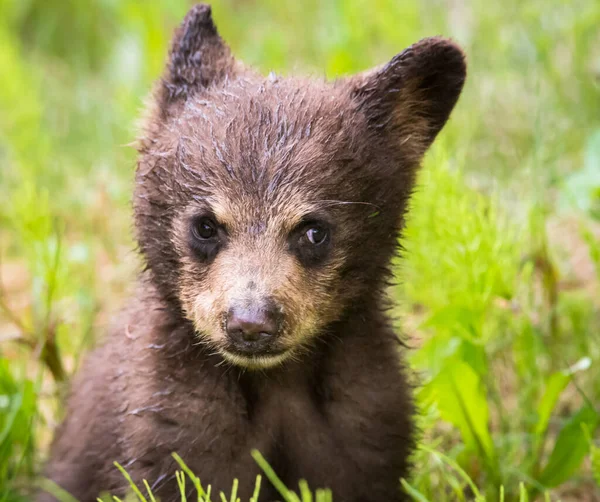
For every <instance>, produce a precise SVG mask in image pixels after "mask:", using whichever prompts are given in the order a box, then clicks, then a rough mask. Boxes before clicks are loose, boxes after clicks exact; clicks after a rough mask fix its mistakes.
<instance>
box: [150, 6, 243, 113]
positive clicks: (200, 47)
mask: <svg viewBox="0 0 600 502" xmlns="http://www.w3.org/2000/svg"><path fill="white" fill-rule="evenodd" d="M236 68H237V64H236V61H235V59H234V58H233V56H232V54H231V51H230V49H229V47H228V46H227V44H226V43H225V42H224V41H223V40H222V39H221V37H220V36H219V33H218V32H217V28H216V26H215V24H214V23H213V20H212V15H211V8H210V5H205V4H198V5H195V6H194V7H192V8H191V9H190V11H189V12H188V13H187V15H186V16H185V19H184V20H183V22H182V23H181V26H179V28H178V29H177V31H176V32H175V36H174V37H173V40H172V42H171V49H170V51H169V59H168V62H167V68H166V70H165V74H164V75H163V78H162V81H161V84H160V88H159V93H158V101H159V105H160V106H161V107H162V108H163V110H165V109H166V108H167V107H168V106H169V105H171V104H172V103H175V102H177V101H183V100H185V99H187V98H188V97H190V96H191V95H193V94H195V93H196V92H198V91H201V90H202V89H205V88H208V87H211V86H213V85H218V84H219V83H221V82H223V81H224V80H225V79H227V78H230V77H232V76H234V74H235V73H236Z"/></svg>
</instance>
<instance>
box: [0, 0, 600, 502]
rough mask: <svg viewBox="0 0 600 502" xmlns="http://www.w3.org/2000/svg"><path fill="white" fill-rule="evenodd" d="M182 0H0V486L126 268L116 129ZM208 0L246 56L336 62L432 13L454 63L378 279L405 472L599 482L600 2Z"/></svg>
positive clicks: (134, 110)
mask: <svg viewBox="0 0 600 502" xmlns="http://www.w3.org/2000/svg"><path fill="white" fill-rule="evenodd" d="M188 6H189V3H188V2H185V1H183V0H157V1H154V2H139V1H137V0H120V1H118V2H116V1H112V0H88V1H81V2H77V1H74V0H72V1H64V0H47V1H43V2H42V1H41V0H27V1H22V0H0V82H2V84H0V356H1V359H0V502H5V501H16V500H27V499H28V498H30V497H31V494H32V489H31V487H32V486H33V484H34V483H33V481H32V479H33V476H34V475H35V473H36V471H37V470H38V469H39V466H40V465H41V462H42V461H43V459H44V458H45V456H46V454H47V447H48V443H49V439H50V437H51V433H52V430H53V428H54V426H55V425H56V423H57V421H58V420H60V417H61V410H62V408H61V407H60V405H59V402H60V400H59V397H60V396H61V395H62V393H63V390H64V383H65V382H66V381H68V379H69V377H70V375H71V374H72V373H73V372H74V371H75V370H76V368H77V366H78V362H79V361H80V356H81V354H82V353H83V352H85V350H87V349H88V348H89V347H90V346H91V345H92V344H93V343H94V340H95V339H96V338H97V337H98V336H99V335H101V333H102V331H103V326H105V325H106V323H107V321H108V319H109V318H110V315H111V313H113V312H114V311H115V310H116V309H118V307H119V305H121V304H122V301H123V299H124V298H125V297H126V294H127V288H128V287H129V285H130V283H131V280H132V278H133V277H134V275H135V271H136V269H137V266H138V263H137V259H136V257H135V254H134V253H133V252H132V249H133V247H134V244H133V240H132V237H131V233H130V225H131V220H130V208H129V199H130V195H131V190H132V177H133V170H134V165H135V156H134V152H133V151H132V149H131V148H129V147H126V146H125V145H127V144H128V143H130V142H131V141H132V140H133V139H134V137H135V120H136V118H137V116H138V114H139V110H140V109H141V106H142V98H143V97H144V96H145V95H146V94H147V92H148V90H149V88H150V84H151V82H152V80H153V79H155V78H156V77H157V76H158V75H159V73H160V71H161V67H162V64H163V61H164V57H165V52H166V47H167V44H168V40H169V37H170V33H171V29H172V28H173V27H174V26H175V24H176V23H177V22H178V21H179V20H180V19H181V17H182V16H183V14H184V13H185V11H186V9H187V7H188ZM213 6H214V15H215V18H216V22H217V24H218V26H219V29H220V31H221V33H222V34H223V36H224V38H225V39H226V40H227V41H228V42H229V43H230V45H231V46H232V48H233V50H234V52H235V53H236V55H238V56H239V57H240V58H241V59H243V60H244V61H246V62H247V63H249V64H253V65H256V66H258V67H259V68H260V69H262V70H264V71H269V70H271V69H273V70H276V71H278V72H283V73H288V72H293V71H297V72H300V71H302V72H311V73H313V74H316V75H321V74H323V73H325V74H326V75H327V76H330V77H333V76H336V75H341V74H347V73H352V72H355V71H360V70H362V69H365V68H367V67H369V66H372V65H375V64H379V63H381V62H384V61H386V60H387V59H389V58H390V57H391V56H392V55H394V54H395V53H397V52H398V51H399V50H401V49H402V48H404V47H405V46H407V45H409V44H411V43H413V42H415V41H416V40H418V39H419V38H422V37H424V36H430V35H436V34H443V35H447V36H451V37H454V38H455V39H456V40H458V41H459V42H460V43H461V45H462V46H463V47H464V48H465V50H466V53H467V55H468V60H469V77H468V82H467V85H466V88H465V90H464V93H463V96H462V98H461V100H460V102H459V104H458V106H457V108H456V110H455V112H454V114H453V117H452V120H451V121H450V123H449V124H448V126H447V128H446V129H445V130H444V132H443V133H442V135H441V136H440V138H439V139H438V141H437V143H436V145H435V146H434V148H433V149H432V151H431V152H430V153H429V154H428V156H427V158H426V160H425V162H424V167H423V170H422V173H421V176H420V178H419V183H418V187H417V191H416V194H415V197H414V200H413V203H412V212H411V214H410V217H409V223H408V228H407V231H406V239H405V241H404V247H405V249H406V251H405V252H404V257H403V259H402V260H400V261H399V262H398V266H397V270H398V274H397V275H398V279H399V281H398V282H399V285H398V286H396V287H394V289H393V290H392V294H393V295H394V296H395V298H396V299H397V300H398V305H399V307H398V311H397V313H398V314H399V318H400V319H401V326H402V329H403V331H404V333H405V335H406V338H407V339H408V342H409V344H410V345H411V346H412V347H413V350H411V351H410V360H411V365H412V366H413V368H414V369H415V372H416V374H418V378H419V383H420V387H419V389H418V395H417V397H418V401H419V404H420V415H419V424H420V427H421V429H422V431H423V438H422V441H421V444H422V447H421V448H420V449H419V450H418V452H417V454H416V457H415V469H414V475H413V477H412V478H411V479H409V480H405V481H403V486H404V488H403V489H405V490H407V491H408V492H409V493H410V494H411V496H412V498H413V499H414V500H416V501H424V500H430V501H432V502H446V501H455V500H456V501H461V500H486V501H490V502H496V501H500V500H506V501H513V500H518V501H520V502H523V501H526V500H529V501H533V500H563V501H569V500H571V501H575V500H599V499H600V498H599V497H600V496H598V493H600V487H599V483H600V463H599V453H598V452H599V451H600V450H599V448H600V440H599V435H598V430H599V427H598V426H599V424H600V416H599V409H598V408H599V406H600V336H599V333H600V238H599V236H600V36H599V35H598V28H597V27H598V26H599V25H600V3H598V2H597V1H596V0H571V1H568V2H567V1H564V2H560V1H555V0H554V1H547V0H531V1H526V2H523V1H521V0H506V1H504V2H487V1H484V0H453V1H452V2H449V1H446V2H442V1H441V0H404V1H402V2H398V1H393V0H370V1H366V0H351V1H350V0H345V1H342V0H322V1H318V0H308V1H304V2H297V1H294V2H293V1H282V0H262V1H258V0H220V1H215V2H213ZM181 467H182V469H183V470H182V473H183V472H185V477H184V475H183V474H180V475H178V476H179V479H181V481H180V482H181V483H186V482H187V483H188V484H189V483H192V486H195V485H194V483H195V481H194V479H195V478H194V477H193V475H192V473H190V472H187V471H185V469H184V468H183V465H181ZM263 467H264V466H263ZM235 476H236V473H233V472H232V473H231V478H232V481H233V479H234V478H235ZM184 480H185V481H184ZM207 481H208V480H207ZM198 483H199V482H198ZM399 486H400V485H399ZM290 488H293V489H295V487H290ZM399 489H400V488H399ZM144 490H145V488H144V486H143V485H140V493H143V494H144V495H143V497H146V498H147V500H148V501H149V502H150V501H151V498H150V495H149V494H148V493H147V492H145V491H144ZM286 493H287V496H288V497H291V498H290V499H289V500H296V499H294V498H293V497H298V496H299V497H300V500H302V501H305V500H310V498H306V497H308V493H309V490H308V488H307V487H306V486H304V488H302V489H298V490H297V493H298V494H299V495H293V494H291V493H289V492H286ZM319 493H322V495H321V497H327V496H328V495H327V494H326V492H319ZM315 496H316V497H317V499H318V498H319V495H315ZM282 497H284V498H285V496H284V494H282ZM594 497H595V498H594ZM138 498H139V495H138ZM213 498H214V499H215V500H219V499H220V497H213ZM333 499H334V500H335V493H334V494H333ZM134 500H135V499H134ZM140 500H143V499H140ZM200 500H202V499H200ZM233 500H235V494H234V496H233ZM285 500H288V498H285ZM319 500H321V499H319ZM322 500H327V499H322Z"/></svg>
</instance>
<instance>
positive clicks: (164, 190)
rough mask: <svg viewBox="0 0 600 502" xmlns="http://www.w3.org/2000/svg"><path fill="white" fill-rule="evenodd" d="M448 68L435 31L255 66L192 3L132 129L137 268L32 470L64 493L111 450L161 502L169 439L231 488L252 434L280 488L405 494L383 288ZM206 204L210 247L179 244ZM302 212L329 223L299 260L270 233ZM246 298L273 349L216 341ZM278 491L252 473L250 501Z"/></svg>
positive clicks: (451, 62)
mask: <svg viewBox="0 0 600 502" xmlns="http://www.w3.org/2000/svg"><path fill="white" fill-rule="evenodd" d="M464 78H465V64H464V58H463V55H462V52H461V51H460V49H458V48H457V47H456V46H455V45H454V44H453V43H452V42H449V41H448V40H445V39H441V38H431V39H426V40H423V41H421V42H419V43H418V44H416V45H414V46H412V47H411V48H409V49H407V50H406V51H404V52H402V53H401V54H399V55H397V56H396V57H395V58H394V59H392V61H390V62H389V63H388V64H387V65H384V66H382V67H380V68H377V69H375V70H372V71H370V72H368V73H365V74H362V75H357V76H354V77H351V78H347V79H342V80H339V81H336V82H331V83H330V82H325V81H315V80H305V79H299V78H286V79H282V78H277V77H274V76H269V77H267V78H265V77H262V76H260V75H258V74H256V73H254V72H253V71H252V70H250V69H247V68H244V67H243V65H242V64H241V63H239V62H237V61H236V60H235V59H234V58H233V56H232V55H231V53H230V51H229V48H228V47H227V46H226V45H225V44H224V42H223V41H222V40H221V38H220V37H219V35H218V34H217V31H216V29H215V27H214V24H213V22H212V19H211V15H210V8H209V7H207V6H202V5H199V6H196V7H194V8H193V9H192V10H191V11H190V13H188V15H187V16H186V19H185V20H184V22H183V24H182V26H181V27H180V28H179V30H178V31H177V33H176V35H175V38H174V41H173V45H172V49H171V52H170V56H169V62H168V66H167V69H166V72H165V75H164V76H163V79H162V80H161V81H160V82H159V84H158V86H157V89H156V91H155V93H154V99H153V101H152V103H151V105H150V106H149V111H148V113H147V117H146V119H145V122H144V127H143V133H142V135H141V138H140V139H139V141H138V150H139V162H138V169H137V173H136V187H135V194H134V216H135V226H136V231H137V238H138V241H139V245H140V250H141V252H142V255H143V257H144V261H145V264H146V270H145V272H144V273H143V274H142V275H141V277H140V279H139V287H138V292H137V294H136V295H135V296H134V298H133V300H132V301H131V303H130V306H129V308H127V309H125V311H124V312H123V314H122V315H121V316H120V317H119V318H118V319H117V320H116V321H115V323H114V327H113V329H112V330H111V333H110V336H109V337H108V339H107V341H106V343H105V344H104V345H103V346H102V347H100V348H99V349H97V350H96V351H95V352H93V353H92V354H91V355H90V357H89V358H88V360H87V362H86V364H85V367H84V368H83V370H82V371H81V372H80V374H79V375H78V377H77V378H76V380H75V382H74V385H73V390H72V395H71V397H70V400H69V406H68V412H67V416H66V419H65V421H64V423H63V424H62V426H61V427H60V429H59V431H58V433H57V436H56V439H55V442H54V444H53V448H52V454H51V460H50V462H49V466H48V469H47V473H48V476H49V477H50V478H51V479H53V480H55V481H56V482H57V483H59V484H60V485H61V486H63V487H64V488H65V489H67V490H69V491H70V492H71V493H72V494H73V495H74V496H76V497H77V498H79V499H80V500H81V501H92V500H95V498H96V496H97V495H98V494H99V493H100V492H101V491H103V490H110V491H112V493H114V494H120V495H122V494H123V493H124V490H125V486H126V483H125V482H124V480H123V478H122V476H121V475H120V474H119V473H118V471H117V470H116V469H115V468H114V467H113V465H112V462H113V461H114V460H117V461H119V462H120V463H121V464H122V465H124V466H125V467H126V468H127V470H128V471H129V472H130V474H131V475H132V477H133V478H134V479H135V480H138V481H141V480H142V479H147V480H148V481H149V482H150V484H151V485H153V486H154V488H155V490H156V494H157V495H158V496H160V497H161V498H162V500H163V501H174V500H178V495H177V494H178V490H177V489H176V483H175V480H174V476H173V473H174V470H175V464H174V462H173V460H172V458H171V457H170V454H171V452H177V453H179V454H180V455H181V456H182V457H183V458H184V459H185V461H186V462H187V463H188V465H189V467H190V468H191V469H192V470H193V471H194V472H196V473H197V474H198V475H199V476H200V478H201V479H202V480H203V483H204V484H205V485H206V484H208V483H211V484H212V486H213V493H216V491H218V490H224V491H228V490H229V488H230V486H231V482H232V479H233V478H234V477H238V478H239V480H240V494H241V497H242V500H245V499H247V498H248V497H249V494H250V492H251V488H252V487H253V483H254V479H255V476H256V474H257V473H258V472H259V469H258V468H257V466H256V465H255V462H254V461H253V459H252V458H251V456H250V450H251V449H252V448H257V449H259V450H260V451H261V452H262V453H263V454H264V455H265V457H266V458H267V460H268V461H269V462H270V463H271V465H272V466H273V467H274V468H275V470H276V471H277V472H278V473H279V475H280V476H281V478H282V479H283V481H284V482H285V483H287V484H288V486H290V487H292V488H294V487H296V486H297V482H298V480H299V479H301V478H304V479H307V480H308V481H309V483H310V485H311V486H312V487H314V488H316V487H324V486H327V487H330V488H332V490H333V494H334V500H337V501H388V502H389V501H393V500H398V501H399V500H404V498H403V496H402V494H401V491H400V485H399V479H400V477H402V476H406V475H407V474H408V466H409V456H410V453H411V450H412V448H413V446H414V427H413V422H412V415H413V405H412V400H411V392H410V388H409V385H408V384H407V379H406V377H405V371H404V369H403V365H402V363H401V359H400V354H399V349H400V345H399V343H398V339H397V336H396V335H395V334H394V332H393V331H392V329H391V327H390V321H389V320H388V317H387V316H386V314H385V307H386V305H387V300H386V296H385V286H386V282H387V279H388V278H389V269H388V267H389V262H390V260H391V258H392V256H393V254H394V252H395V250H396V247H397V243H398V237H399V235H400V231H401V229H402V226H403V214H404V211H405V210H406V205H407V201H408V198H409V196H410V192H411V189H412V187H413V183H414V177H415V172H416V169H417V167H418V165H419V162H420V160H421V158H422V156H423V154H424V152H425V151H426V149H427V148H428V146H429V145H430V144H431V142H432V141H433V139H434V138H435V136H436V135H437V133H438V132H439V131H440V129H441V128H442V127H443V125H444V123H445V122H446V120H447V118H448V116H449V114H450V112H451V110H452V108H453V107H454V104H455V103H456V100H457V98H458V96H459V94H460V90H461V88H462V85H463V81H464ZM206 211H210V213H211V214H213V215H215V218H216V219H217V220H218V221H219V223H220V224H222V225H223V227H224V228H226V229H227V245H226V246H225V247H224V248H223V249H222V251H220V252H219V254H217V256H216V257H215V258H214V259H213V260H212V261H210V262H209V263H207V262H203V261H202V260H198V259H197V257H196V256H195V255H194V253H193V252H191V251H190V246H189V242H188V241H189V231H188V229H189V225H190V221H191V220H192V219H193V218H194V216H195V215H197V214H199V213H202V212H206ZM307 215H310V217H314V216H315V215H317V216H318V217H319V218H324V219H325V220H326V221H327V222H328V223H329V224H330V228H331V245H330V247H331V250H330V252H329V254H328V255H327V258H326V260H325V261H324V262H323V263H322V264H320V265H318V266H311V267H306V266H304V265H302V264H301V263H300V262H299V261H298V260H297V259H296V258H295V257H294V255H293V253H291V252H290V250H289V246H288V240H289V235H290V232H293V231H294V229H295V228H296V227H297V225H298V224H299V223H300V222H302V221H303V219H304V218H306V216H307ZM264 297H269V298H270V299H272V300H273V301H276V302H277V304H278V305H279V306H280V308H281V311H282V312H283V316H284V323H283V328H282V334H281V337H280V340H279V341H278V343H279V344H280V346H281V347H282V348H285V349H289V352H288V356H286V358H285V360H282V361H277V362H276V363H275V362H273V361H271V363H272V364H271V363H269V364H266V363H265V364H264V365H263V362H261V361H260V360H257V361H255V362H254V363H253V362H252V361H235V360H234V361H232V360H231V358H227V357H224V350H225V344H226V335H225V331H224V329H223V316H224V312H226V310H227V308H228V307H229V306H230V304H231V302H234V301H243V302H246V303H251V302H253V301H258V300H260V299H262V298H264ZM277 498H278V496H277V495H276V493H275V492H274V490H273V487H271V486H269V485H266V484H265V486H264V487H263V490H262V491H261V497H260V500H264V501H268V500H275V499H277ZM41 500H53V499H52V498H51V497H49V496H42V497H41Z"/></svg>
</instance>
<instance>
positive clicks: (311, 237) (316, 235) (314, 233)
mask: <svg viewBox="0 0 600 502" xmlns="http://www.w3.org/2000/svg"><path fill="white" fill-rule="evenodd" d="M304 235H305V236H306V238H307V239H308V242H310V243H311V244H314V245H315V246H318V245H320V244H323V243H324V242H325V239H327V235H328V232H327V229H326V228H323V227H322V226H320V225H316V226H314V227H310V228H309V229H307V230H306V232H305V234H304Z"/></svg>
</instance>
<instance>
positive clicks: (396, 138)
mask: <svg viewBox="0 0 600 502" xmlns="http://www.w3.org/2000/svg"><path fill="white" fill-rule="evenodd" d="M466 71H467V67H466V63H465V56H464V53H463V52H462V50H461V49H460V48H459V47H458V46H457V45H456V44H455V43H454V42H452V41H450V40H447V39H444V38H440V37H433V38H426V39H424V40H421V41H420V42H418V43H416V44H414V45H413V46H411V47H409V48H408V49H406V50H404V51H403V52H401V53H400V54H398V55H397V56H395V57H394V58H393V59H392V60H391V61H390V62H389V63H387V64H386V65H384V66H382V67H380V68H376V69H374V70H370V71H367V72H365V73H363V74H361V75H358V76H355V77H352V78H351V80H350V82H351V84H352V87H351V89H352V96H353V98H354V99H356V100H357V101H358V103H359V106H360V108H361V109H362V110H363V111H364V113H365V115H366V117H367V119H368V121H369V124H370V126H371V127H372V128H373V129H374V130H375V131H376V133H377V135H382V134H383V135H386V136H387V137H388V138H390V139H391V140H392V142H393V143H395V144H396V145H402V146H403V149H404V153H405V155H406V156H407V157H408V158H409V159H410V160H411V161H413V162H418V161H419V160H420V159H421V157H422V155H423V154H424V153H425V150H427V148H428V147H429V146H430V145H431V143H432V142H433V140H434V139H435V137H436V136H437V134H438V133H439V132H440V130H441V129H442V127H443V126H444V124H445V123H446V121H447V120H448V117H449V116H450V112H451V111H452V109H453V108H454V105H455V104H456V101H457V100H458V97H459V96H460V93H461V90H462V88H463V84H464V82H465V78H466Z"/></svg>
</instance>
